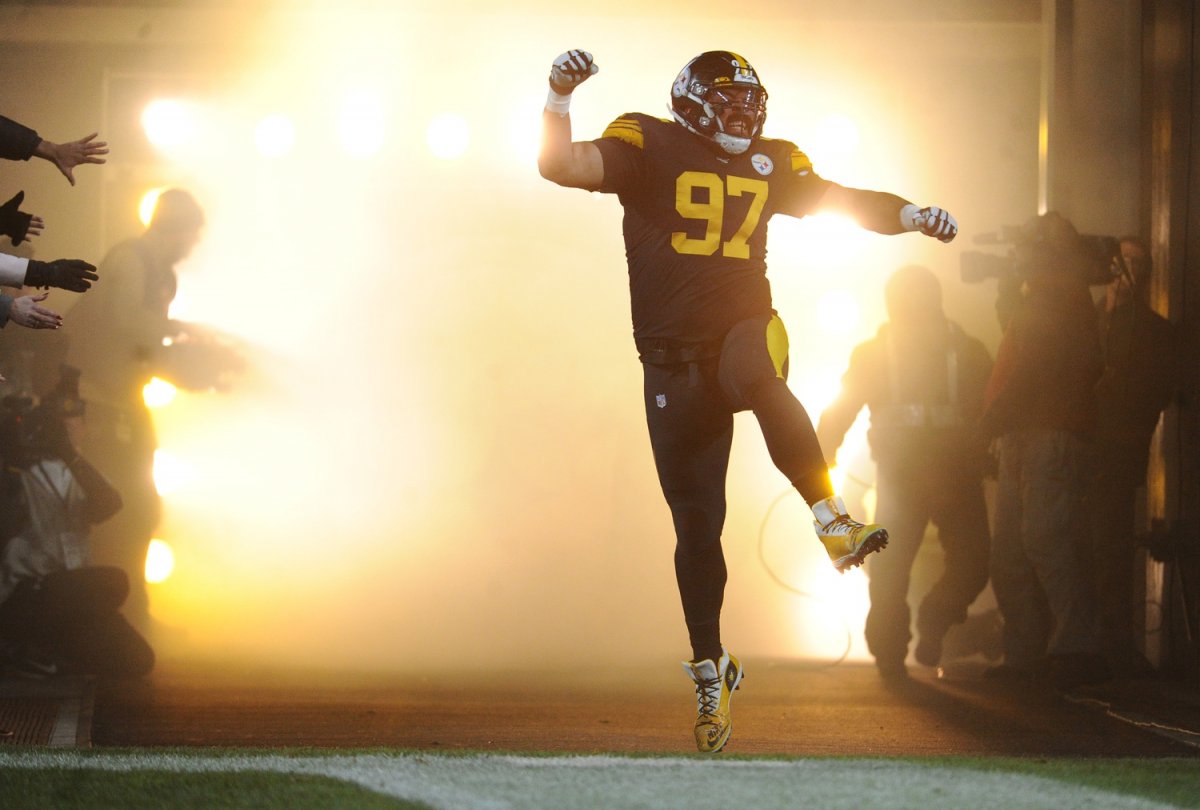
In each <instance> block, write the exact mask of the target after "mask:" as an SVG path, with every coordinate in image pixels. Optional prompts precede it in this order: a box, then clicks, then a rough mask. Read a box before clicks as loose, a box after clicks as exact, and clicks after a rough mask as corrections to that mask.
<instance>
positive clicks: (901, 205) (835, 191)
mask: <svg viewBox="0 0 1200 810" xmlns="http://www.w3.org/2000/svg"><path fill="white" fill-rule="evenodd" d="M820 208H821V210H824V211H836V212H837V213H841V214H847V215H848V216H850V217H853V218H854V219H855V221H857V222H858V224H859V225H861V226H862V227H864V228H866V229H867V230H870V231H875V232H876V233H883V234H896V233H904V232H906V231H920V232H921V233H923V234H925V235H926V236H932V237H934V238H935V239H937V240H939V241H942V242H950V241H953V239H954V237H955V236H957V235H958V222H957V221H956V220H955V219H954V217H952V216H951V215H950V212H949V211H945V210H943V209H941V208H937V207H935V206H928V207H926V208H921V207H919V206H917V205H914V204H913V203H910V202H909V201H908V200H906V199H904V198H903V197H898V196H896V195H895V194H889V193H888V192H886V191H867V190H865V189H861V188H848V187H846V186H839V185H838V184H837V183H833V184H831V185H830V187H829V190H828V191H826V192H825V196H824V197H823V198H822V199H821V203H820Z"/></svg>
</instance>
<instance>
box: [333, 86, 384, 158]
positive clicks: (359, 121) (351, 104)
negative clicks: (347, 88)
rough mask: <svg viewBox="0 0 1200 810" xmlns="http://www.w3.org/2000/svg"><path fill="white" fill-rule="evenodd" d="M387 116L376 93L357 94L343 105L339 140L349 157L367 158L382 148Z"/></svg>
mask: <svg viewBox="0 0 1200 810" xmlns="http://www.w3.org/2000/svg"><path fill="white" fill-rule="evenodd" d="M386 118H387V116H386V114H385V111H384V106H383V101H382V100H381V99H380V97H379V94H378V93H373V92H370V91H368V90H356V91H354V92H352V93H351V94H350V95H349V96H347V97H346V100H345V101H343V102H342V108H341V111H340V113H339V115H338V124H337V132H338V140H339V141H340V142H341V144H342V148H343V149H345V150H346V152H347V153H348V154H349V155H350V156H351V157H356V158H368V157H371V156H373V155H375V154H376V153H377V152H379V150H380V149H382V148H383V143H384V124H385V123H386Z"/></svg>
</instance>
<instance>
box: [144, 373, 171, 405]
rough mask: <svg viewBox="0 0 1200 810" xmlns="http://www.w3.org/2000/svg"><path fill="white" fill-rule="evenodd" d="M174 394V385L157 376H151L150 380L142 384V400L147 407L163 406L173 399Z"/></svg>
mask: <svg viewBox="0 0 1200 810" xmlns="http://www.w3.org/2000/svg"><path fill="white" fill-rule="evenodd" d="M175 394H176V388H175V386H173V385H171V383H169V382H167V381H166V380H160V379H159V378H158V377H151V378H150V382H148V383H146V384H145V385H143V386H142V402H144V403H146V407H147V408H165V407H166V406H168V405H170V404H171V403H172V402H173V401H174V400H175Z"/></svg>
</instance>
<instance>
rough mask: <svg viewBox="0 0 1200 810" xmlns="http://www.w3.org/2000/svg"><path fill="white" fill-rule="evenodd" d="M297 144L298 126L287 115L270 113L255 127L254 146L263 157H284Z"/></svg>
mask: <svg viewBox="0 0 1200 810" xmlns="http://www.w3.org/2000/svg"><path fill="white" fill-rule="evenodd" d="M295 144H296V126H295V125H294V124H293V123H292V119H290V118H288V117H287V116H286V115H268V116H267V117H266V118H264V119H262V120H261V121H259V122H258V126H257V127H255V128H254V146H255V147H256V148H257V149H258V153H259V154H260V155H262V156H263V157H269V158H278V157H283V156H284V155H286V154H288V153H289V152H291V151H292V147H293V146H295Z"/></svg>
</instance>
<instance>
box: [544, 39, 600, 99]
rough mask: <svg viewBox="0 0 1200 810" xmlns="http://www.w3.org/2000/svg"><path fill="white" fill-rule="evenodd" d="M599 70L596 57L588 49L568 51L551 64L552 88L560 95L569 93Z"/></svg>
mask: <svg viewBox="0 0 1200 810" xmlns="http://www.w3.org/2000/svg"><path fill="white" fill-rule="evenodd" d="M599 70H600V68H599V66H598V65H597V64H596V60H595V58H593V57H592V55H591V54H590V53H588V52H587V51H581V50H570V51H567V52H566V53H564V54H560V55H559V57H558V58H557V59H555V60H554V64H553V65H551V66H550V89H551V90H553V91H554V92H555V93H558V94H559V95H560V96H565V95H569V94H570V92H571V91H572V90H574V89H575V88H576V87H578V86H579V85H581V84H583V83H584V82H585V81H587V80H588V78H590V77H591V76H593V75H595V74H596V73H597V72H599Z"/></svg>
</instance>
